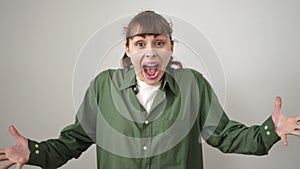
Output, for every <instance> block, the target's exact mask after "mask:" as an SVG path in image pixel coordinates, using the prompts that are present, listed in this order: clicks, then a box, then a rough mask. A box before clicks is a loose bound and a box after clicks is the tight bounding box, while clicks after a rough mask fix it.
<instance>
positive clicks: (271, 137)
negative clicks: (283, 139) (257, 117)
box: [260, 116, 280, 150]
mask: <svg viewBox="0 0 300 169" xmlns="http://www.w3.org/2000/svg"><path fill="white" fill-rule="evenodd" d="M260 133H261V135H262V139H263V141H264V144H265V147H266V148H267V150H270V149H271V147H272V146H273V145H274V144H275V143H276V142H277V141H279V140H280V137H279V136H278V135H277V133H276V132H275V129H274V123H273V120H272V117H271V116H270V117H269V118H268V119H267V120H266V121H265V122H264V123H263V124H262V125H261V126H260Z"/></svg>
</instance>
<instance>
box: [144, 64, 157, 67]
mask: <svg viewBox="0 0 300 169" xmlns="http://www.w3.org/2000/svg"><path fill="white" fill-rule="evenodd" d="M157 66H158V64H147V65H144V66H143V67H157Z"/></svg>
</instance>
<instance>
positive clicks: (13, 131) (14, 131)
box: [9, 125, 21, 138]
mask: <svg viewBox="0 0 300 169" xmlns="http://www.w3.org/2000/svg"><path fill="white" fill-rule="evenodd" d="M9 132H10V134H11V135H12V136H13V137H15V138H18V137H21V135H20V134H19V132H18V130H17V129H16V128H15V126H13V125H10V126H9Z"/></svg>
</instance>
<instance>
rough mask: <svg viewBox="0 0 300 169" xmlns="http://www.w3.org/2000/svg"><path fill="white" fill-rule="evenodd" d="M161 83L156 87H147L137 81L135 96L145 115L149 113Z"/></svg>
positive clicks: (145, 84)
mask: <svg viewBox="0 0 300 169" xmlns="http://www.w3.org/2000/svg"><path fill="white" fill-rule="evenodd" d="M160 85H161V82H159V83H158V84H156V85H148V84H147V83H145V82H143V81H141V80H139V79H137V87H138V91H139V92H138V93H137V95H136V97H137V99H138V100H139V102H140V103H141V104H142V105H143V106H144V108H145V109H146V111H147V113H149V112H150V109H151V105H152V103H153V101H154V99H155V96H156V94H157V91H158V89H159V88H160Z"/></svg>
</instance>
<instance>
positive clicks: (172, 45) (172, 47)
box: [171, 40, 174, 53]
mask: <svg viewBox="0 0 300 169" xmlns="http://www.w3.org/2000/svg"><path fill="white" fill-rule="evenodd" d="M171 51H172V53H173V52H174V41H173V40H171Z"/></svg>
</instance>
